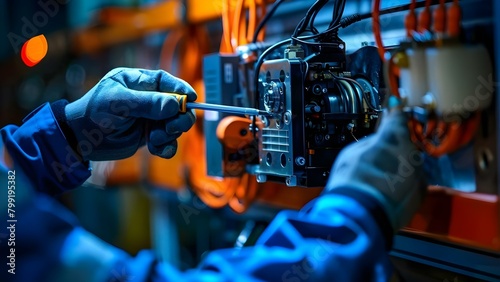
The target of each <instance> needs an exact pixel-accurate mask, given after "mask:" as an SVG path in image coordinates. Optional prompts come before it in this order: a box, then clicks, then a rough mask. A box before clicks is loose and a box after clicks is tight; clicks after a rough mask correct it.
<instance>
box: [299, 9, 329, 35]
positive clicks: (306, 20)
mask: <svg viewBox="0 0 500 282" xmlns="http://www.w3.org/2000/svg"><path fill="white" fill-rule="evenodd" d="M328 1H329V0H316V2H314V4H313V5H312V6H311V7H309V10H307V12H306V15H305V16H304V18H303V19H302V20H301V21H300V22H299V24H298V25H297V27H296V28H295V30H294V31H293V34H292V37H297V36H299V35H300V34H301V33H303V32H304V30H305V28H306V27H307V26H308V25H309V22H310V21H311V17H312V16H313V14H314V11H316V10H320V9H321V8H322V7H323V6H324V5H325V4H326V3H327V2H328Z"/></svg>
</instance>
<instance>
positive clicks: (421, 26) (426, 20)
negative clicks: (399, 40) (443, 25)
mask: <svg viewBox="0 0 500 282" xmlns="http://www.w3.org/2000/svg"><path fill="white" fill-rule="evenodd" d="M430 7H431V0H426V1H425V8H424V10H423V11H422V12H421V13H420V15H419V17H418V32H420V33H423V32H425V31H430V30H431V8H430Z"/></svg>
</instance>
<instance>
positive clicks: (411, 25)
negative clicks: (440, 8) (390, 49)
mask: <svg viewBox="0 0 500 282" xmlns="http://www.w3.org/2000/svg"><path fill="white" fill-rule="evenodd" d="M416 5H417V3H416V0H411V4H410V11H408V14H407V15H406V17H405V29H406V37H408V38H413V32H415V31H416V30H417V14H416V12H415V6H416Z"/></svg>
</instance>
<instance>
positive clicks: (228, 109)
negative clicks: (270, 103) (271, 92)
mask: <svg viewBox="0 0 500 282" xmlns="http://www.w3.org/2000/svg"><path fill="white" fill-rule="evenodd" d="M186 108H188V109H199V110H206V111H217V112H223V113H230V114H241V115H250V116H258V115H268V113H267V112H266V111H262V110H258V109H254V108H245V107H235V106H226V105H218V104H207V103H195V102H187V103H186Z"/></svg>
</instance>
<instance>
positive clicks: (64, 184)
mask: <svg viewBox="0 0 500 282" xmlns="http://www.w3.org/2000/svg"><path fill="white" fill-rule="evenodd" d="M0 135H1V138H2V140H3V144H4V146H5V148H6V150H7V151H8V153H9V155H10V157H11V158H12V160H13V162H14V165H15V166H16V167H17V168H20V169H22V170H23V171H24V172H25V173H26V175H28V177H29V178H30V181H31V182H32V185H33V186H34V187H35V188H36V189H38V190H39V191H42V192H46V193H49V194H59V193H61V192H63V191H65V190H68V189H71V188H74V187H77V186H79V185H81V184H82V183H83V182H84V181H85V180H86V179H87V178H88V177H89V176H90V171H89V170H88V165H87V164H85V163H82V162H81V161H80V158H79V156H78V154H76V153H75V152H74V150H73V149H72V148H71V146H70V145H69V143H68V141H67V140H66V138H65V135H64V134H63V133H62V131H61V128H60V127H59V125H58V123H57V121H56V119H55V117H54V113H53V111H52V109H51V107H50V105H49V104H44V105H42V106H40V107H39V108H37V109H36V110H34V111H33V112H32V113H30V114H29V115H28V116H27V117H26V118H25V119H24V121H23V124H22V125H21V126H20V127H17V126H13V125H9V126H6V127H4V128H2V129H1V130H0Z"/></svg>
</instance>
